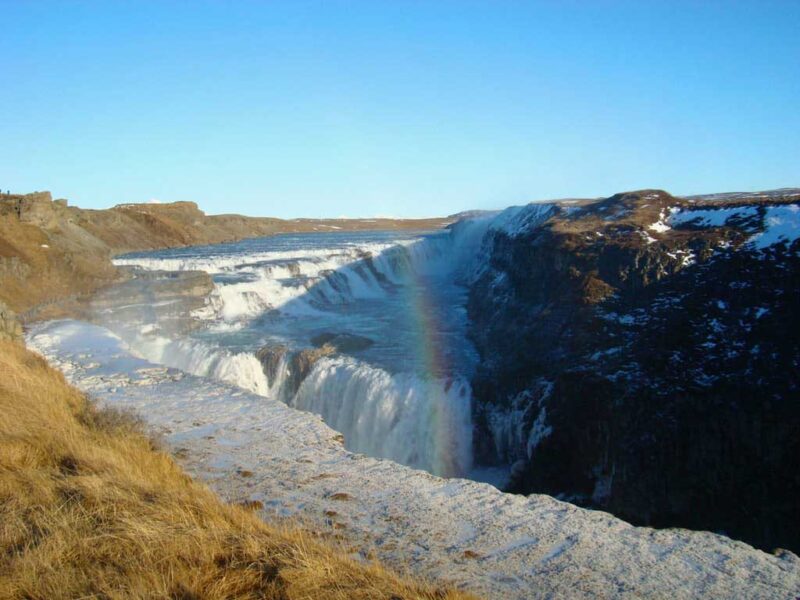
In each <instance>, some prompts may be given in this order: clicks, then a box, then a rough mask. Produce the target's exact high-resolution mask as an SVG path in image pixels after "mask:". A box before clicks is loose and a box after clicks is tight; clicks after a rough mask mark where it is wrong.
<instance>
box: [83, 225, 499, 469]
mask: <svg viewBox="0 0 800 600" xmlns="http://www.w3.org/2000/svg"><path fill="white" fill-rule="evenodd" d="M484 229H485V225H483V224H477V225H476V224H462V225H460V226H457V227H454V228H452V229H450V230H446V231H441V232H433V233H414V234H407V233H397V232H393V233H374V232H373V233H348V234H342V233H323V234H298V235H283V236H275V237H272V238H263V239H258V240H248V241H244V242H239V243H235V244H226V245H221V246H208V247H199V248H185V249H177V250H168V251H161V252H152V253H140V254H134V255H128V256H125V257H121V258H118V259H116V260H115V264H117V265H118V266H127V267H137V268H139V269H146V270H149V271H197V270H203V271H206V272H207V273H209V274H211V275H212V277H213V279H214V291H213V293H212V294H211V296H210V298H209V299H208V302H207V304H206V306H205V307H204V308H203V309H200V310H197V311H195V314H194V317H195V318H196V319H197V320H199V321H200V322H201V323H202V326H201V327H200V328H199V329H198V330H195V331H193V332H191V333H188V334H185V335H174V334H170V335H165V333H164V332H165V331H169V327H167V324H166V323H165V322H163V321H162V322H159V320H158V319H155V320H154V319H153V317H152V314H151V313H150V312H149V311H143V312H142V315H141V317H138V318H133V319H131V318H130V311H128V312H127V313H126V317H127V318H126V320H125V321H123V322H120V321H119V320H117V319H116V318H114V314H113V311H111V312H110V313H109V312H106V313H105V314H104V315H102V317H99V318H98V319H96V320H98V321H100V322H101V323H102V324H103V325H104V326H106V327H108V328H109V329H110V330H112V331H113V332H114V333H115V334H116V335H118V336H119V337H120V338H122V339H123V340H124V341H125V342H126V343H127V345H128V346H129V347H130V348H131V349H132V350H133V351H134V352H136V353H137V355H139V356H141V357H142V358H145V359H147V360H149V361H151V362H153V363H156V364H162V365H165V366H168V367H172V368H176V369H180V370H181V371H184V372H187V373H190V374H192V375H198V376H202V377H208V378H212V379H215V380H218V381H222V382H226V383H230V384H233V385H236V386H238V387H241V388H243V389H245V390H247V391H250V392H254V393H256V394H259V395H261V396H265V397H268V398H274V399H279V400H281V401H283V402H285V403H286V404H288V405H289V406H291V407H293V408H296V409H299V410H304V411H309V412H313V413H316V414H318V415H320V416H321V417H322V418H323V419H324V420H325V422H326V423H327V424H328V425H330V426H331V427H333V428H334V429H336V430H337V431H339V432H341V433H342V434H343V436H344V440H345V444H346V446H347V448H348V449H350V450H353V451H356V452H360V453H363V454H367V455H370V456H375V457H379V458H388V459H392V460H394V461H397V462H399V463H402V464H405V465H408V466H411V467H415V468H419V469H424V470H426V471H429V472H430V473H433V474H435V475H440V476H446V477H456V476H458V477H465V476H470V475H471V473H472V467H473V464H472V420H471V397H472V392H471V389H470V385H469V379H470V376H471V373H472V369H473V368H474V363H475V360H476V357H475V353H474V350H473V349H472V347H471V345H470V344H469V342H468V341H467V339H466V335H465V332H466V313H465V309H464V304H465V300H466V288H465V286H464V285H463V283H464V279H465V277H466V276H467V273H468V269H469V266H470V265H472V263H473V261H474V257H475V256H476V255H477V253H478V252H479V250H480V240H481V236H482V233H483V230H484ZM323 333H336V334H341V333H345V334H351V335H357V336H360V337H362V338H364V339H367V340H369V341H370V343H371V345H370V347H368V348H366V349H358V350H355V351H349V352H348V351H347V350H344V351H341V352H339V353H336V354H334V355H330V356H323V357H321V358H320V359H318V360H316V361H315V362H314V364H313V366H312V368H311V370H310V372H308V373H307V375H306V376H305V377H304V378H303V379H302V381H301V382H300V384H299V386H296V382H297V378H296V377H293V372H292V371H293V369H294V368H296V365H293V362H292V360H291V357H292V356H296V355H297V354H298V353H300V352H302V351H303V350H309V349H311V347H312V345H311V343H310V340H311V339H313V338H314V336H316V335H319V334H323ZM263 347H267V348H286V349H288V350H287V352H286V355H285V356H284V357H283V358H282V359H281V360H280V361H279V362H278V364H277V368H275V369H273V372H271V373H270V375H268V374H267V373H268V371H269V370H268V369H266V368H265V366H264V365H262V363H261V362H260V361H259V359H258V358H257V357H256V353H257V351H258V350H259V348H263ZM292 384H294V386H296V387H293V385H292Z"/></svg>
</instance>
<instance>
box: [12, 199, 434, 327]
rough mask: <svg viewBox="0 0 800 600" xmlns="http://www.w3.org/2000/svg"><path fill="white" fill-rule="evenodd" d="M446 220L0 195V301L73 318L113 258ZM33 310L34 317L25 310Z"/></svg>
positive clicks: (103, 281) (109, 274) (110, 277)
mask: <svg viewBox="0 0 800 600" xmlns="http://www.w3.org/2000/svg"><path fill="white" fill-rule="evenodd" d="M447 222H449V221H448V220H447V219H406V220H393V219H328V220H324V219H323V220H312V219H296V220H291V221H286V220H281V219H272V218H266V217H243V216H240V215H211V216H209V215H206V214H205V213H204V212H203V211H201V210H200V209H199V208H198V207H197V205H196V204H195V203H194V202H173V203H171V204H125V205H119V206H115V207H114V208H111V209H108V210H85V209H80V208H76V207H71V206H68V203H67V201H66V200H55V201H53V200H52V197H51V195H50V193H49V192H36V193H33V194H26V195H8V194H3V195H0V301H4V302H5V303H6V304H8V306H9V307H11V308H12V309H13V310H15V311H17V312H19V313H22V314H23V316H25V317H28V318H30V317H31V316H36V317H41V318H45V317H56V316H60V315H61V314H64V312H65V311H68V312H70V313H74V311H75V307H74V306H72V305H74V304H75V301H76V299H78V298H83V297H86V296H88V295H89V294H91V293H93V292H95V291H96V290H97V289H99V288H101V287H103V286H105V285H107V284H109V283H111V282H114V281H117V280H119V279H120V278H121V277H122V274H121V273H120V272H119V271H118V270H117V269H115V268H114V266H113V265H112V264H111V260H110V259H111V257H112V256H114V255H116V254H122V253H125V252H133V251H139V250H154V249H160V248H174V247H179V246H192V245H204V244H217V243H222V242H231V241H236V240H241V239H245V238H251V237H259V236H265V235H272V234H274V233H282V232H314V231H318V232H323V231H338V230H342V231H348V230H370V229H372V230H375V229H430V228H436V227H441V226H442V225H444V224H446V223H447ZM34 307H36V313H35V314H34V313H31V312H30V311H31V309H33V308H34Z"/></svg>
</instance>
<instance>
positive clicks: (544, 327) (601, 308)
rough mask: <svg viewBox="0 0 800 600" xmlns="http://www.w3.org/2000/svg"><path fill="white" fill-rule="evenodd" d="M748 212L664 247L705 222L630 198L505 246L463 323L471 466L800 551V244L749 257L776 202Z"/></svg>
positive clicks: (628, 510)
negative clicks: (469, 358) (492, 466)
mask: <svg viewBox="0 0 800 600" xmlns="http://www.w3.org/2000/svg"><path fill="white" fill-rule="evenodd" d="M798 199H800V198H797V199H795V200H794V201H795V202H797V201H798ZM737 202H738V203H739V204H741V203H742V202H745V203H747V202H748V200H747V199H738V200H737ZM749 202H750V205H751V206H754V207H755V209H754V210H755V212H753V211H751V212H750V213H749V214H750V216H749V217H748V218H746V219H744V218H742V219H732V220H731V221H729V222H726V223H725V224H724V226H719V227H700V226H698V225H697V224H696V223H695V224H692V223H688V224H687V225H686V226H681V227H676V228H674V229H671V230H668V231H661V232H658V231H654V230H649V229H648V226H649V225H650V224H652V223H654V222H656V221H658V220H659V216H660V215H661V214H662V213H663V211H666V210H667V209H668V208H669V207H672V206H684V207H690V206H696V205H695V204H689V203H687V202H686V201H684V200H681V199H677V198H672V197H671V196H669V195H668V194H666V193H664V192H655V191H647V192H640V193H632V194H620V195H617V196H613V197H611V198H609V199H606V200H604V201H601V202H597V203H594V204H591V205H588V206H586V207H584V208H581V209H579V210H573V211H571V212H570V213H568V214H561V215H558V216H556V217H554V218H552V219H550V220H549V221H547V222H546V223H544V224H543V225H541V226H539V227H537V228H535V229H533V230H531V231H525V232H522V233H521V234H519V235H515V236H511V235H507V234H504V233H503V232H495V233H494V234H493V238H492V239H491V240H490V242H491V246H490V255H489V260H490V264H489V268H488V269H487V270H486V271H485V272H484V273H483V274H482V275H481V276H480V277H479V278H478V280H477V281H476V282H475V283H474V284H473V287H472V290H471V293H470V298H469V306H468V310H469V315H470V318H471V322H472V323H471V337H472V339H473V341H474V343H475V345H476V347H477V349H478V351H479V353H480V354H481V357H482V361H481V366H480V367H479V369H478V370H477V372H476V375H475V377H474V380H473V395H474V398H475V414H474V421H475V423H476V428H477V431H476V436H475V439H476V446H475V451H476V457H477V459H478V460H479V461H480V462H484V463H501V462H504V463H506V464H514V463H515V469H514V474H513V477H512V481H511V483H510V484H509V490H510V491H514V492H519V493H532V492H542V493H548V494H552V495H556V496H559V497H562V498H564V499H568V500H571V501H573V502H576V503H578V504H582V505H586V506H590V507H596V508H601V509H604V510H608V511H610V512H612V513H614V514H616V515H618V516H621V517H623V518H625V519H627V520H629V521H631V522H633V523H635V524H642V525H652V526H658V527H665V526H680V527H689V528H693V529H706V530H712V531H721V532H725V533H727V534H728V535H730V536H732V537H734V538H737V539H742V540H745V541H747V542H749V543H751V544H753V545H755V546H757V547H760V548H763V549H765V550H772V549H773V548H775V547H784V548H789V549H792V550H794V551H795V552H796V551H798V550H800V503H798V502H797V498H798V497H800V471H798V469H797V467H796V460H797V456H800V402H798V399H800V394H799V393H798V392H800V370H798V367H800V339H798V337H797V332H798V331H800V300H798V299H800V243H798V242H794V243H792V244H789V243H782V244H778V245H776V246H772V247H770V248H768V249H766V250H764V251H763V252H761V251H757V250H755V249H753V248H752V247H749V246H747V245H745V242H746V240H747V239H748V238H749V236H750V235H752V234H753V233H754V232H757V231H759V230H760V229H762V228H763V226H764V225H763V215H764V210H765V207H766V206H768V205H769V203H770V202H781V199H780V198H778V199H773V198H769V199H765V200H758V201H757V202H753V201H749ZM714 206H719V205H718V204H716V205H714ZM725 206H736V204H735V203H733V204H731V203H728V204H725ZM759 218H760V219H761V220H759ZM689 257H691V260H690V259H689ZM503 423H505V424H506V426H500V425H498V424H503ZM509 432H510V433H509Z"/></svg>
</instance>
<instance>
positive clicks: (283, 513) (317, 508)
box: [28, 321, 800, 600]
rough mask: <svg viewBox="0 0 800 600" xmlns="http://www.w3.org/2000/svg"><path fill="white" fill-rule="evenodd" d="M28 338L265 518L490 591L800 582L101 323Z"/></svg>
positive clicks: (511, 594)
mask: <svg viewBox="0 0 800 600" xmlns="http://www.w3.org/2000/svg"><path fill="white" fill-rule="evenodd" d="M28 343H29V345H30V347H32V348H33V349H35V350H37V351H39V352H41V353H42V354H44V355H45V356H46V357H47V358H48V359H49V360H50V362H51V363H52V364H53V365H54V366H56V367H58V368H60V369H61V370H62V371H63V372H64V373H65V374H66V375H67V377H68V378H69V379H70V380H71V381H72V382H73V383H74V384H76V385H77V386H78V387H80V388H82V389H84V390H86V391H87V392H88V393H89V394H90V395H92V396H93V397H95V398H97V399H98V400H99V401H100V402H103V403H109V404H113V405H115V406H125V407H131V408H133V409H135V410H137V411H138V412H139V413H140V414H141V415H143V416H144V417H145V418H146V419H147V420H148V421H149V422H150V423H151V424H152V425H153V426H154V427H155V428H157V429H159V430H161V431H163V432H164V434H165V437H166V440H167V442H168V443H169V444H170V445H171V447H172V448H173V450H174V451H175V452H176V455H177V456H178V457H180V460H181V462H182V463H183V465H184V466H185V468H186V469H187V470H188V471H189V472H190V473H191V474H192V475H194V476H196V477H199V478H201V479H204V480H205V481H207V482H208V483H209V485H210V486H211V487H212V488H214V489H215V490H216V491H217V492H219V493H220V494H221V495H222V496H223V497H225V498H227V499H229V500H246V499H250V500H260V501H261V502H263V504H264V509H263V511H262V512H263V516H264V517H265V518H268V519H269V518H275V517H276V516H277V517H287V516H300V517H301V518H303V519H304V520H305V521H306V522H307V523H309V525H310V526H316V527H318V528H320V529H327V530H330V531H331V532H332V533H333V532H335V533H337V534H339V535H341V536H342V537H343V539H344V540H345V542H347V543H351V544H352V547H354V548H355V547H358V548H361V549H362V553H366V552H370V553H373V554H374V555H375V556H377V557H378V558H380V559H382V560H384V561H385V562H387V563H388V564H390V565H393V566H395V567H398V568H401V569H403V570H408V571H410V572H411V573H413V574H416V575H420V576H425V577H430V578H439V579H443V580H447V581H450V582H452V583H454V584H455V585H458V586H461V587H463V588H466V589H470V590H473V591H475V592H477V593H479V594H484V595H485V596H487V597H490V598H519V599H522V598H563V597H587V596H591V597H601V598H606V597H615V598H641V597H652V598H672V599H680V598H698V597H707V598H725V599H730V598H786V599H787V600H789V599H794V598H795V597H797V596H798V595H800V559H798V558H797V557H796V556H795V555H794V554H792V553H789V552H779V553H778V554H777V555H774V556H773V555H769V554H765V553H763V552H760V551H758V550H754V549H753V548H752V547H750V546H748V545H746V544H744V543H741V542H735V541H732V540H730V539H728V538H725V537H722V536H718V535H714V534H711V533H704V532H690V531H686V530H678V529H672V530H661V531H656V530H652V529H647V528H637V527H632V526H630V525H628V524H627V523H625V522H623V521H621V520H619V519H616V518H614V517H613V516H611V515H609V514H606V513H602V512H595V511H588V510H584V509H581V508H577V507H575V506H572V505H570V504H567V503H564V502H560V501H557V500H555V499H553V498H550V497H548V496H542V495H533V496H530V497H527V498H526V497H522V496H515V495H509V494H503V493H501V492H499V491H498V490H497V489H495V488H494V487H492V486H490V485H487V484H481V483H476V482H473V481H467V480H462V479H441V478H437V477H434V476H432V475H429V474H428V473H425V472H423V471H417V470H413V469H410V468H408V467H404V466H401V465H399V464H397V463H394V462H391V461H386V460H378V459H372V458H368V457H365V456H363V455H359V454H353V453H351V452H348V451H346V450H345V449H344V448H343V446H342V444H341V441H340V438H339V434H337V433H336V432H335V431H333V430H332V429H330V428H329V427H327V426H326V425H325V424H324V423H323V422H322V421H321V420H320V419H319V418H318V417H316V416H314V415H311V414H309V413H303V412H300V411H296V410H294V409H292V408H289V407H288V406H286V405H285V404H283V403H281V402H279V401H276V400H269V399H267V398H264V397H261V396H257V395H254V394H250V393H248V392H245V391H242V390H241V389H239V388H235V387H233V386H230V385H227V384H224V383H220V382H215V381H211V380H208V379H203V378H198V377H193V376H190V375H186V374H184V373H182V372H180V371H176V370H173V369H168V368H165V367H160V366H155V365H152V364H150V363H148V362H146V361H144V360H142V359H139V358H136V357H134V356H133V355H132V354H131V353H130V352H129V351H128V350H127V349H126V348H125V347H124V345H123V344H122V343H121V342H120V341H119V339H118V338H116V337H115V336H113V335H112V334H110V333H109V332H108V331H107V330H105V329H102V328H100V327H96V326H92V325H87V324H85V323H79V322H75V321H61V322H52V323H47V324H43V325H40V326H38V327H36V328H35V329H33V330H32V331H30V332H29V335H28ZM248 471H249V472H250V473H248ZM326 511H327V513H328V514H327V515H326Z"/></svg>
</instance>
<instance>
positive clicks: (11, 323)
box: [0, 302, 22, 342]
mask: <svg viewBox="0 0 800 600" xmlns="http://www.w3.org/2000/svg"><path fill="white" fill-rule="evenodd" d="M21 339H22V326H20V324H19V321H17V316H16V315H15V314H14V313H13V312H11V309H10V308H8V307H7V306H6V305H5V304H3V303H2V302H0V340H11V341H12V342H16V341H19V340H21Z"/></svg>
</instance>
